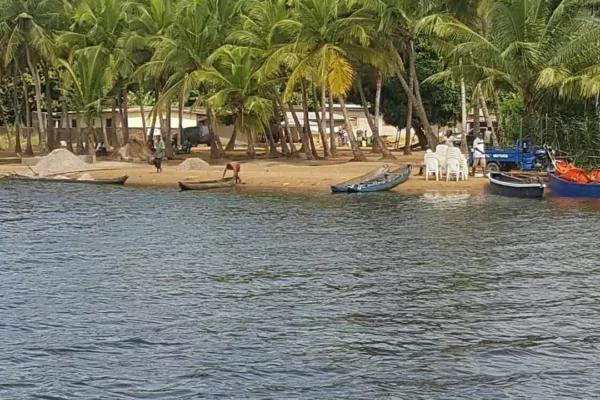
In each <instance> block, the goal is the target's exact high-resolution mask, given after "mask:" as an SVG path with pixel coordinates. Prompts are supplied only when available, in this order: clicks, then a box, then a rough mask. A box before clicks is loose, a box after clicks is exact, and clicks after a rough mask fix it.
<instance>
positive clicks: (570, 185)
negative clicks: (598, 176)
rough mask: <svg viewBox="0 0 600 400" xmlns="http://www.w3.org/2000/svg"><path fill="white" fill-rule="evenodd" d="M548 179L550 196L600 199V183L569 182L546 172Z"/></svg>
mask: <svg viewBox="0 0 600 400" xmlns="http://www.w3.org/2000/svg"><path fill="white" fill-rule="evenodd" d="M548 179H549V180H550V190H551V191H552V196H556V197H576V198H584V199H600V183H576V182H570V181H567V180H565V179H562V178H561V177H559V176H557V175H556V174H555V173H554V171H548Z"/></svg>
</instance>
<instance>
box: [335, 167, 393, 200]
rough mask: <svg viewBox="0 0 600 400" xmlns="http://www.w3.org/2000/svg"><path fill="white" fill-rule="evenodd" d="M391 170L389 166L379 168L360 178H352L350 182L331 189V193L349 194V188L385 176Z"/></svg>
mask: <svg viewBox="0 0 600 400" xmlns="http://www.w3.org/2000/svg"><path fill="white" fill-rule="evenodd" d="M389 171H390V169H389V168H388V167H387V166H383V167H379V168H377V169H376V170H374V171H371V172H369V173H367V174H364V175H361V176H358V177H356V178H352V179H350V180H347V181H345V182H342V183H338V184H337V185H334V186H332V187H331V192H332V193H349V188H350V187H352V186H354V185H357V184H359V183H361V182H366V181H369V180H371V179H373V178H375V177H377V176H379V175H381V174H384V173H386V172H389Z"/></svg>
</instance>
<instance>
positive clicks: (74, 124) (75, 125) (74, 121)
mask: <svg viewBox="0 0 600 400" xmlns="http://www.w3.org/2000/svg"><path fill="white" fill-rule="evenodd" d="M71 128H77V120H76V119H72V120H71Z"/></svg>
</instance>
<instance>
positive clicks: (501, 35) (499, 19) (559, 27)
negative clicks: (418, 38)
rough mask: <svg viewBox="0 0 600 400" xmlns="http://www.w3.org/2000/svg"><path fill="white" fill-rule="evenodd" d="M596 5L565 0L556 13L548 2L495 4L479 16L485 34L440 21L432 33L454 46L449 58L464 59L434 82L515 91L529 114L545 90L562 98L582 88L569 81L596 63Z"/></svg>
mask: <svg viewBox="0 0 600 400" xmlns="http://www.w3.org/2000/svg"><path fill="white" fill-rule="evenodd" d="M594 3H595V2H594V1H591V0H590V1H586V0H563V1H562V2H561V3H560V4H559V5H558V7H556V8H555V9H554V10H552V9H551V8H550V7H549V5H548V4H547V2H546V1H545V0H512V1H510V2H508V3H504V2H494V3H493V4H492V6H491V7H489V8H488V9H487V11H486V12H485V14H484V15H482V16H481V18H482V24H484V26H485V28H486V29H485V31H484V32H481V33H480V32H478V31H477V30H474V29H472V28H470V27H469V26H467V25H465V24H464V23H461V22H460V21H458V20H457V19H456V18H453V17H451V16H449V17H447V18H445V19H440V20H438V21H436V22H435V23H433V24H430V25H429V26H428V29H429V30H430V31H431V32H433V33H435V34H436V35H437V36H438V37H440V38H442V39H444V40H446V41H448V42H449V43H452V44H453V46H452V48H451V49H450V51H449V52H448V57H451V58H453V59H454V60H459V59H463V65H462V66H460V65H458V62H456V63H455V64H454V65H453V66H451V67H450V68H448V69H447V70H446V71H443V72H440V73H438V74H436V75H435V76H433V77H430V80H432V81H448V80H451V79H455V78H456V77H457V76H460V75H461V74H462V76H464V77H465V79H469V80H470V81H471V82H472V83H473V84H474V85H475V86H476V89H477V90H479V92H480V93H485V94H487V95H492V94H493V92H494V90H495V89H497V88H506V89H507V90H511V91H516V92H518V93H520V94H521V96H522V97H523V101H524V107H525V114H529V113H530V112H531V111H533V109H534V108H535V105H536V103H538V102H539V101H540V100H541V99H542V98H544V97H545V96H546V95H547V94H548V93H546V92H545V88H549V87H558V88H559V89H560V90H562V91H564V92H563V93H566V92H567V91H569V90H570V89H573V88H576V87H578V88H579V89H581V86H577V85H578V84H577V83H575V82H577V81H578V80H577V79H575V80H571V79H568V78H570V77H572V75H571V74H572V73H573V71H593V69H594V66H595V65H597V64H598V57H599V48H598V43H597V38H598V33H599V24H598V21H597V20H595V19H593V18H590V16H591V11H589V10H588V9H587V8H586V7H585V6H586V4H588V5H591V4H594ZM590 68H591V69H590ZM579 82H581V81H579ZM571 83H575V85H571ZM578 94H583V93H582V92H581V91H580V93H578Z"/></svg>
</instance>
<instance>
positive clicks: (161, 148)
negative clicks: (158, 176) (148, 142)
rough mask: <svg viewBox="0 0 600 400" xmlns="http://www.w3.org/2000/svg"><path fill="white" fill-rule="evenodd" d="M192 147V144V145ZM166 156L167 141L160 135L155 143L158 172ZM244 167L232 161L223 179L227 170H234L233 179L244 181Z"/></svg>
mask: <svg viewBox="0 0 600 400" xmlns="http://www.w3.org/2000/svg"><path fill="white" fill-rule="evenodd" d="M190 148H191V145H190ZM164 157H165V142H163V140H162V138H161V137H160V136H157V137H156V142H155V143H154V166H155V167H156V173H161V172H162V160H163V158H164ZM241 169H242V167H241V165H240V163H238V162H230V163H228V164H227V165H226V166H225V169H224V170H223V177H222V178H221V179H225V175H227V171H232V172H233V179H234V181H235V183H236V184H238V183H242V178H240V171H241Z"/></svg>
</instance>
